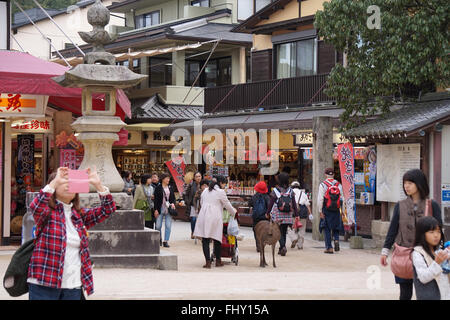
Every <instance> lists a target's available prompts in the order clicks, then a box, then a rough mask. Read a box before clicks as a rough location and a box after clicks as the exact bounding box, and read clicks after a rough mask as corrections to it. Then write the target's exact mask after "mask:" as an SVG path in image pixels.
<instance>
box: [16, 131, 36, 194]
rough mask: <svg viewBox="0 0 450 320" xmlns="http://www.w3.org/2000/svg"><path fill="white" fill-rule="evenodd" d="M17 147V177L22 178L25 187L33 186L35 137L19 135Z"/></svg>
mask: <svg viewBox="0 0 450 320" xmlns="http://www.w3.org/2000/svg"><path fill="white" fill-rule="evenodd" d="M17 145H18V155H17V176H18V177H22V179H23V181H24V182H25V185H27V186H31V183H32V180H33V174H34V135H32V134H21V135H18V136H17Z"/></svg>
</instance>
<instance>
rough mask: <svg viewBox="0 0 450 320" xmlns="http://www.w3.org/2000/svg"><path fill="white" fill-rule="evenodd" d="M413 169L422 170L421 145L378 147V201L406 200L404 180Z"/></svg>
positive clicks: (387, 145) (386, 145)
mask: <svg viewBox="0 0 450 320" xmlns="http://www.w3.org/2000/svg"><path fill="white" fill-rule="evenodd" d="M411 169H420V144H419V143H411V144H380V145H377V164H376V172H377V176H376V198H377V201H386V202H398V201H400V200H403V199H405V198H406V195H405V193H404V192H403V180H402V178H403V175H404V173H405V172H406V171H408V170H411Z"/></svg>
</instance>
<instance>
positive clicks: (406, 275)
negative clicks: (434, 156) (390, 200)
mask: <svg viewBox="0 0 450 320" xmlns="http://www.w3.org/2000/svg"><path fill="white" fill-rule="evenodd" d="M403 191H404V192H405V195H406V196H407V197H406V199H404V200H401V201H399V202H398V203H397V204H396V206H395V208H394V214H393V216H392V218H391V223H390V225H389V230H388V233H387V235H386V240H385V242H384V245H383V249H382V251H381V259H380V260H381V264H382V265H383V266H387V265H388V263H387V258H388V255H389V250H390V249H391V247H392V245H394V251H393V253H392V259H391V270H392V272H393V273H394V275H395V282H396V283H397V284H398V285H399V286H400V300H411V297H412V293H413V267H412V260H411V251H412V248H413V246H414V237H415V233H416V222H417V220H418V219H419V218H421V217H423V216H433V217H434V218H436V219H437V220H438V221H439V223H440V224H441V225H442V218H441V209H440V208H439V204H438V203H437V202H436V201H433V200H429V199H427V198H428V196H429V193H430V189H429V186H428V181H427V178H426V177H425V175H424V173H423V172H422V171H421V170H419V169H412V170H409V171H407V172H406V173H405V174H404V175H403Z"/></svg>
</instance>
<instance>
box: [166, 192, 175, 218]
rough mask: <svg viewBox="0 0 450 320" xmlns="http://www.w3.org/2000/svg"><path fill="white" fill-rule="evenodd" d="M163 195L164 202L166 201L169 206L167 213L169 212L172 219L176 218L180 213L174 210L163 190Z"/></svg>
mask: <svg viewBox="0 0 450 320" xmlns="http://www.w3.org/2000/svg"><path fill="white" fill-rule="evenodd" d="M163 194H164V200H165V201H166V203H167V204H168V206H167V212H169V214H170V215H171V216H172V217H176V216H177V215H178V211H177V210H176V209H174V208H172V206H171V205H170V203H169V201H167V196H166V192H165V191H164V190H163Z"/></svg>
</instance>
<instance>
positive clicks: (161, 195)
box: [155, 173, 177, 248]
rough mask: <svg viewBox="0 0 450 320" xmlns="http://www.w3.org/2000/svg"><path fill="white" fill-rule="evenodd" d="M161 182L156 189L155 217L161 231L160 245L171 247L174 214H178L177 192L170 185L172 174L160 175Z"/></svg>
mask: <svg viewBox="0 0 450 320" xmlns="http://www.w3.org/2000/svg"><path fill="white" fill-rule="evenodd" d="M160 181H161V183H160V184H158V186H157V187H156V189H155V217H156V230H158V231H159V232H160V235H161V238H160V241H159V242H160V243H159V244H160V245H162V246H164V247H165V248H169V247H170V246H169V239H170V231H171V228H172V216H176V213H177V211H176V209H175V201H176V199H175V193H174V191H173V189H172V186H171V185H169V182H170V175H169V174H167V173H163V174H162V175H161V177H160ZM163 220H164V221H165V232H164V241H162V225H163Z"/></svg>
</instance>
